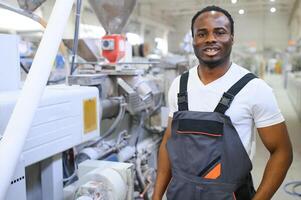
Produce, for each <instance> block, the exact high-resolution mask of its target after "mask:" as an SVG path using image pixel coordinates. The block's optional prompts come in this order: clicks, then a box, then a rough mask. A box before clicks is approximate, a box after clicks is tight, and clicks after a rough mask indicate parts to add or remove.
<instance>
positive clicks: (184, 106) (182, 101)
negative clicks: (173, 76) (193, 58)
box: [178, 71, 189, 111]
mask: <svg viewBox="0 0 301 200" xmlns="http://www.w3.org/2000/svg"><path fill="white" fill-rule="evenodd" d="M188 76H189V71H187V72H185V73H184V74H182V75H181V78H180V92H179V93H178V110H179V111H184V110H188V96H187V82H188Z"/></svg>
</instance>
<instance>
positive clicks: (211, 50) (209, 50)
mask: <svg viewBox="0 0 301 200" xmlns="http://www.w3.org/2000/svg"><path fill="white" fill-rule="evenodd" d="M205 51H207V52H213V51H217V49H206V50H205Z"/></svg>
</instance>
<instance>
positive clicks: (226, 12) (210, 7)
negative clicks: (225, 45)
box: [191, 5, 234, 37]
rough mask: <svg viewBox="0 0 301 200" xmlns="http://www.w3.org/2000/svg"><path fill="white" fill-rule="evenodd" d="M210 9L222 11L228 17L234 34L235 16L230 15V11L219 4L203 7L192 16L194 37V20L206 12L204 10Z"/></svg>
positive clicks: (208, 10)
mask: <svg viewBox="0 0 301 200" xmlns="http://www.w3.org/2000/svg"><path fill="white" fill-rule="evenodd" d="M210 11H216V12H221V13H223V14H224V15H225V16H226V17H227V18H228V20H229V21H230V26H231V35H234V21H233V18H232V16H231V15H230V13H229V12H228V11H226V10H225V9H223V8H221V7H218V6H214V5H213V6H207V7H205V8H203V9H202V10H200V11H198V12H197V13H196V14H195V15H194V16H193V17H192V20H191V34H192V37H194V33H193V25H194V22H195V20H196V18H197V17H198V16H199V15H200V14H202V13H204V12H210Z"/></svg>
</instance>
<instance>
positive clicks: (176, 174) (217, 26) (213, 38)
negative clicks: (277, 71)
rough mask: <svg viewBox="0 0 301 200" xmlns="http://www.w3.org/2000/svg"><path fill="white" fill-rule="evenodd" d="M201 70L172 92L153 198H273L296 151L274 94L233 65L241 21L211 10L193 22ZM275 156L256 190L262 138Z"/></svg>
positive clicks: (176, 84)
mask: <svg viewBox="0 0 301 200" xmlns="http://www.w3.org/2000/svg"><path fill="white" fill-rule="evenodd" d="M191 31H192V37H193V48H194V52H195V55H196V57H197V58H198V60H199V65H198V66H195V67H193V68H192V69H190V70H189V71H188V72H186V73H184V74H183V75H182V76H180V77H177V78H176V79H175V80H174V82H173V83H172V85H171V87H170V90H169V97H168V100H169V108H170V114H169V125H168V128H167V130H166V132H165V135H164V137H163V140H162V143H161V146H160V150H159V163H158V171H157V180H156V184H155V190H154V194H153V200H161V199H162V196H163V194H164V192H165V190H166V188H167V199H168V200H184V199H185V200H233V199H237V200H251V199H253V200H269V199H271V198H272V196H273V194H274V193H275V192H276V190H277V189H278V188H279V186H280V184H281V183H282V181H283V179H284V177H285V175H286V172H287V170H288V168H289V166H290V164H291V162H292V148H291V143H290V139H289V136H288V133H287V129H286V126H285V123H284V119H283V116H282V114H281V112H280V110H279V108H278V105H277V102H276V100H275V97H274V94H273V91H272V89H271V88H270V87H269V86H268V85H267V84H266V83H265V82H264V81H262V80H260V79H258V78H257V77H256V76H255V75H253V74H252V73H250V72H249V71H247V70H246V69H244V68H242V67H240V66H238V65H237V64H235V63H232V62H231V61H230V54H231V50H232V45H233V41H234V22H233V19H232V17H231V15H230V14H229V13H228V12H227V11H226V10H224V9H222V8H219V7H216V6H209V7H206V8H204V9H203V10H201V11H199V12H198V13H196V14H195V16H194V17H193V18H192V23H191ZM254 127H256V128H257V131H258V134H259V136H260V138H261V140H262V142H263V144H264V145H265V147H266V148H267V150H268V151H269V152H270V158H269V160H268V162H267V165H266V168H265V171H264V174H263V178H262V181H261V183H260V186H259V187H258V188H257V192H255V189H254V187H253V182H252V177H251V173H250V172H251V170H252V161H251V160H252V158H253V156H254V153H255V133H254Z"/></svg>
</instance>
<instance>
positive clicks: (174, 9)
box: [138, 0, 300, 17]
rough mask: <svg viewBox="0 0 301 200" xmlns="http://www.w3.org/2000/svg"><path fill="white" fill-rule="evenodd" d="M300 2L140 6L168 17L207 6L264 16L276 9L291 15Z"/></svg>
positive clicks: (156, 1) (177, 1) (191, 0)
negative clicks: (150, 8) (147, 7)
mask: <svg viewBox="0 0 301 200" xmlns="http://www.w3.org/2000/svg"><path fill="white" fill-rule="evenodd" d="M299 1H300V0H164V1H162V0H140V1H139V3H138V5H139V4H140V5H141V6H151V7H153V9H157V10H160V11H161V12H162V13H163V14H164V15H168V16H176V17H178V16H180V17H182V16H191V15H193V14H194V13H195V12H196V11H198V10H200V9H201V8H203V7H204V6H207V5H217V6H221V7H223V8H225V9H227V10H228V11H230V13H231V14H233V15H236V14H237V15H238V14H239V10H241V9H243V10H244V14H250V15H252V14H253V15H258V14H259V15H262V14H265V13H269V12H271V8H273V7H274V8H275V9H276V12H275V14H284V15H290V13H291V12H292V11H293V8H294V5H296V4H297V3H299Z"/></svg>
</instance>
